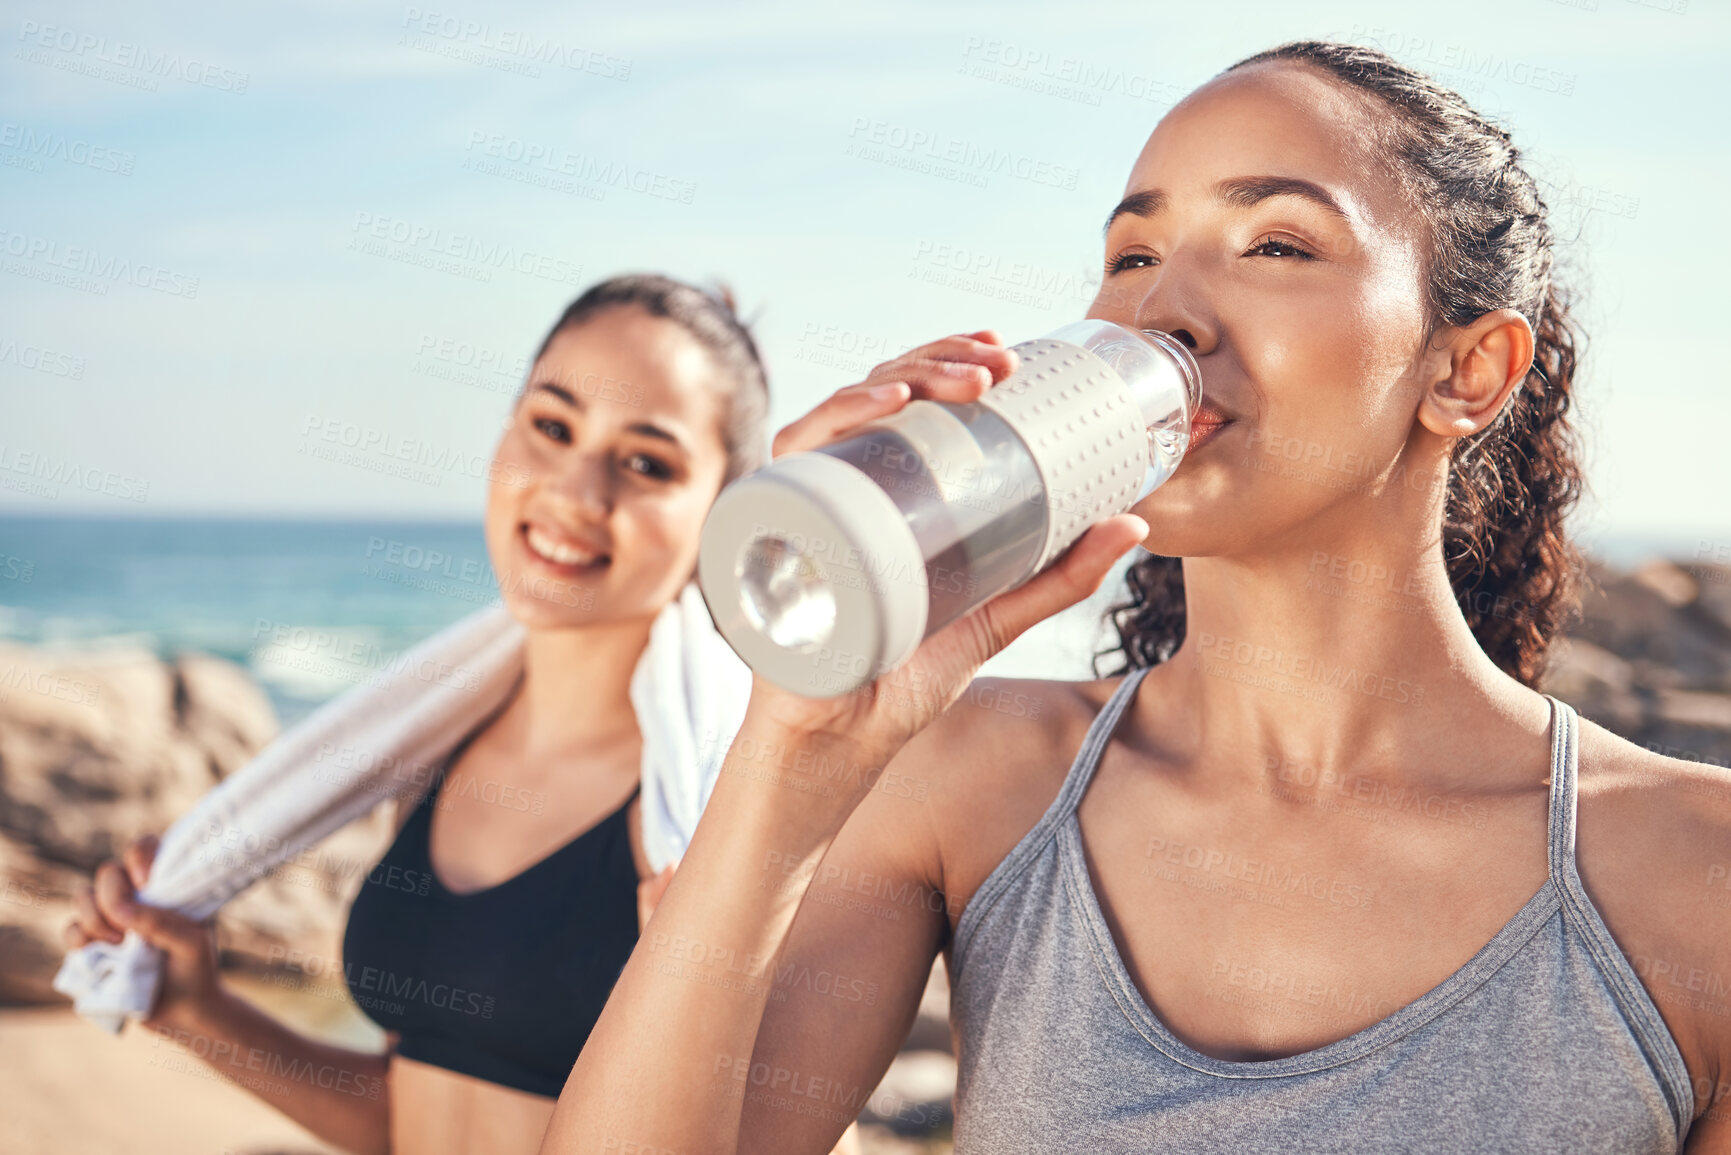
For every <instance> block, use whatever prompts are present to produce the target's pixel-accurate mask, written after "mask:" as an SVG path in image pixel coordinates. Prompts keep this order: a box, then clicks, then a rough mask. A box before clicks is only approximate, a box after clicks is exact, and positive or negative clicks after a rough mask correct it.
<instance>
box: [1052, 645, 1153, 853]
mask: <svg viewBox="0 0 1731 1155" xmlns="http://www.w3.org/2000/svg"><path fill="white" fill-rule="evenodd" d="M1153 668H1154V667H1152V666H1138V667H1137V668H1136V669H1134V670H1131V671H1129V672H1128V673H1126V674H1125V675H1124V677H1123V678H1122V679H1120V680H1119V682H1118V685H1117V687H1116V688H1115V689H1114V690H1113V691H1112V696H1111V697H1109V698H1107V699H1106V704H1105V705H1104V706H1102V707H1101V708H1100V712H1099V713H1098V714H1096V715H1094V720H1093V721H1092V722H1090V723H1089V724H1088V733H1087V734H1086V735H1085V736H1084V737H1083V739H1082V747H1081V749H1079V750H1077V751H1076V758H1075V760H1074V761H1073V762H1071V763H1070V771H1069V773H1067V774H1065V775H1064V785H1063V788H1062V789H1060V790H1059V791H1058V797H1057V798H1055V799H1054V800H1053V801H1052V806H1051V809H1050V810H1049V811H1047V814H1046V819H1044V820H1042V825H1044V824H1046V823H1047V821H1062V820H1064V819H1065V818H1068V817H1069V816H1070V813H1071V811H1073V810H1075V809H1076V807H1077V806H1079V805H1080V804H1081V802H1082V795H1083V794H1085V793H1087V790H1088V783H1089V782H1091V781H1093V779H1094V770H1095V768H1096V767H1098V766H1099V765H1100V756H1101V755H1102V754H1104V753H1105V752H1106V743H1108V742H1110V741H1111V740H1112V732H1113V731H1114V730H1116V729H1117V728H1118V719H1119V718H1122V717H1123V716H1124V710H1125V708H1126V707H1128V706H1129V705H1130V703H1131V702H1132V701H1134V700H1135V698H1136V687H1138V686H1140V685H1141V684H1142V679H1143V678H1145V677H1147V676H1148V671H1149V670H1151V669H1153Z"/></svg>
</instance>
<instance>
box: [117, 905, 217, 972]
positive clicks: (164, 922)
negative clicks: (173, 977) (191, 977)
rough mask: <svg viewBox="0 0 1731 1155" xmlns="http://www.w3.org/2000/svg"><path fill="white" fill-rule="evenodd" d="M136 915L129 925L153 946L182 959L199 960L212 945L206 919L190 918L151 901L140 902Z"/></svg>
mask: <svg viewBox="0 0 1731 1155" xmlns="http://www.w3.org/2000/svg"><path fill="white" fill-rule="evenodd" d="M135 909H136V911H137V914H136V916H135V917H134V918H133V920H132V926H131V927H130V928H129V929H131V930H135V931H137V932H138V934H139V937H141V938H143V939H144V941H145V942H147V943H149V944H150V945H151V946H153V947H155V948H156V949H158V950H160V951H162V952H163V953H164V954H166V955H168V956H169V958H170V959H172V960H174V961H175V962H180V963H196V962H197V961H199V959H200V957H201V956H203V954H204V953H205V951H206V950H208V949H209V948H208V945H207V942H206V939H207V937H208V935H209V931H208V930H207V929H206V927H205V925H204V924H203V923H202V922H198V921H197V920H195V919H190V918H187V917H186V916H185V915H184V914H179V913H177V912H175V911H172V910H165V909H163V908H162V907H160V906H151V905H150V904H148V903H143V902H141V903H137V904H136V906H135Z"/></svg>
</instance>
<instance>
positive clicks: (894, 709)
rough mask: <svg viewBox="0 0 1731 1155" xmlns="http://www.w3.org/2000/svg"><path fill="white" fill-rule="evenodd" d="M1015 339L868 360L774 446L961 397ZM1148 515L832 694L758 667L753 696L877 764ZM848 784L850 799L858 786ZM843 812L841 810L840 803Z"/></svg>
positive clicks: (951, 344) (802, 442)
mask: <svg viewBox="0 0 1731 1155" xmlns="http://www.w3.org/2000/svg"><path fill="white" fill-rule="evenodd" d="M1017 360H1018V358H1017V356H1016V353H1015V351H1014V350H1011V349H1008V348H1005V347H1004V343H1003V340H1002V338H1000V337H999V336H998V334H997V333H996V332H993V331H991V330H983V331H981V332H977V333H966V334H958V335H956V336H951V337H945V338H943V339H942V340H940V341H934V342H932V343H931V344H929V345H922V346H920V347H919V348H917V349H913V350H911V351H909V352H907V353H904V354H903V355H902V356H900V357H897V358H895V359H894V360H891V361H886V362H884V363H883V364H881V365H879V366H877V367H876V368H874V369H873V370H872V371H871V373H870V374H868V375H867V377H866V379H865V381H863V382H861V383H860V384H858V385H850V386H848V387H847V388H844V389H840V390H837V391H836V392H835V393H834V394H832V395H831V396H830V397H829V398H828V399H827V400H825V401H824V402H822V403H821V404H819V405H818V406H817V407H816V408H815V409H813V410H812V411H811V412H809V413H807V414H805V416H803V417H801V418H799V419H798V420H796V421H794V422H792V423H791V424H789V425H787V426H786V427H785V428H783V429H782V430H781V431H780V432H779V433H777V434H776V435H775V440H774V442H773V452H774V455H775V456H776V457H781V456H784V455H786V454H789V453H796V452H800V451H803V450H810V449H815V448H817V447H818V446H821V445H826V444H829V443H830V442H832V441H835V440H837V439H838V438H840V437H842V436H844V435H845V434H846V433H848V432H849V431H850V430H852V429H854V428H856V427H858V426H860V425H863V424H865V423H867V422H870V421H875V420H879V419H881V418H884V417H887V416H889V415H891V414H893V413H896V412H897V411H899V410H901V409H902V408H903V407H904V406H906V405H907V404H908V402H909V401H912V400H916V399H927V400H933V401H947V402H956V403H965V402H970V401H977V400H979V398H980V396H981V394H983V393H984V392H985V391H986V390H987V389H989V388H990V387H991V386H993V385H996V384H998V383H999V382H1001V381H1003V380H1004V379H1005V378H1007V377H1009V376H1010V375H1011V374H1012V373H1014V372H1015V371H1016V365H1017ZM1147 533H1148V526H1147V523H1146V522H1144V521H1143V520H1142V519H1141V518H1140V517H1137V516H1136V515H1134V514H1119V515H1118V516H1115V517H1111V518H1108V519H1106V520H1105V521H1102V522H1100V523H1099V524H1097V525H1095V526H1093V527H1091V528H1090V529H1089V530H1088V531H1087V532H1086V533H1085V534H1083V535H1082V537H1081V538H1080V539H1078V540H1077V541H1076V543H1075V544H1074V545H1072V546H1071V547H1070V549H1069V550H1068V551H1066V552H1065V553H1064V554H1062V555H1061V556H1060V557H1059V558H1058V559H1057V561H1055V562H1054V563H1053V564H1052V565H1051V566H1049V567H1048V568H1046V569H1045V570H1043V571H1041V572H1040V573H1038V574H1036V575H1035V576H1034V577H1033V578H1031V579H1029V580H1028V581H1027V582H1025V583H1023V584H1022V585H1021V586H1018V587H1017V588H1015V589H1013V590H1009V591H1007V592H1005V593H1003V594H1000V595H999V596H998V597H996V598H993V599H991V600H990V601H988V602H986V603H985V604H983V605H981V606H980V607H978V608H977V609H975V610H974V611H973V612H972V613H969V614H967V615H966V616H964V617H962V618H960V619H959V620H957V621H955V622H952V623H951V624H950V625H948V626H946V627H944V628H943V629H941V630H939V631H938V632H937V633H935V634H933V635H932V636H931V637H929V638H927V639H925V641H923V642H922V643H921V644H920V646H919V648H918V649H917V650H916V651H915V652H914V655H913V657H912V658H911V659H909V660H908V661H907V662H906V663H905V664H904V665H902V666H901V667H899V668H897V669H895V670H892V671H890V672H889V673H887V674H884V675H883V676H882V677H880V678H878V679H877V680H876V681H875V682H873V683H871V684H870V685H869V686H866V687H863V688H862V689H860V690H857V691H854V692H852V693H848V694H844V695H842V696H840V697H836V698H823V699H812V698H805V697H801V696H799V695H797V694H794V693H791V692H789V691H786V690H783V689H781V688H780V687H778V686H776V685H774V684H773V683H771V682H769V681H768V680H767V679H764V678H761V677H759V678H756V679H755V680H754V683H753V688H752V707H753V711H754V713H757V714H758V716H759V718H761V719H764V720H767V721H768V722H770V723H771V724H772V725H774V726H776V727H778V728H780V729H782V730H784V731H786V732H788V733H789V734H790V735H802V734H810V735H823V736H829V737H830V738H832V739H834V740H838V741H842V742H845V743H847V744H849V745H851V746H854V747H856V748H858V749H859V750H860V751H861V752H862V756H865V757H868V758H875V759H877V760H876V761H875V762H872V763H871V764H873V765H877V766H882V765H883V763H884V762H885V761H887V760H888V759H889V758H890V757H892V756H893V755H894V754H895V752H896V751H897V750H899V749H901V747H902V746H903V745H905V744H906V743H907V742H908V740H909V739H911V738H912V737H913V736H914V735H915V734H917V733H918V732H919V731H920V730H922V729H923V728H925V727H926V726H927V725H928V724H930V723H931V722H932V720H933V719H935V718H936V717H937V716H938V715H939V714H941V713H943V712H944V710H945V709H947V708H948V707H949V706H950V704H951V703H953V702H954V701H955V700H956V699H957V698H959V697H960V696H961V695H962V692H963V691H964V690H966V689H967V687H968V684H969V683H970V682H971V681H972V680H973V678H974V675H975V673H976V672H977V671H978V670H979V668H980V666H981V665H983V664H984V663H985V662H986V660H987V659H988V658H990V657H991V656H992V655H994V654H996V653H997V652H998V651H1000V650H1002V649H1003V648H1004V647H1005V646H1007V645H1009V644H1010V642H1012V641H1014V640H1015V639H1016V638H1017V637H1018V636H1020V635H1021V634H1022V632H1023V631H1025V630H1027V629H1028V628H1029V627H1031V626H1033V625H1034V624H1035V623H1037V622H1040V621H1043V620H1044V619H1046V618H1048V617H1051V616H1052V615H1053V614H1055V613H1058V612H1059V611H1060V610H1063V609H1066V608H1067V607H1069V606H1072V605H1074V604H1076V603H1077V602H1079V601H1082V600H1083V599H1084V598H1086V597H1088V596H1089V595H1090V594H1092V593H1093V592H1094V591H1095V590H1097V589H1099V587H1100V583H1101V582H1102V581H1103V580H1104V579H1105V577H1106V575H1107V574H1108V573H1109V572H1110V571H1111V569H1112V566H1113V564H1114V563H1115V562H1116V561H1117V559H1118V558H1120V557H1122V556H1123V554H1124V552H1125V551H1126V550H1128V549H1129V548H1130V547H1131V546H1133V545H1135V544H1137V543H1138V542H1140V541H1142V540H1143V538H1145V537H1146V536H1147ZM869 785H870V784H869V783H866V784H864V785H862V786H861V787H859V788H858V789H856V791H855V792H854V797H853V798H852V801H851V802H850V803H849V804H848V810H849V811H851V809H852V806H853V805H854V804H857V803H858V801H859V799H860V798H862V797H864V792H865V789H867V788H869ZM843 817H845V814H844V815H843Z"/></svg>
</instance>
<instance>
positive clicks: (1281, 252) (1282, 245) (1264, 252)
mask: <svg viewBox="0 0 1731 1155" xmlns="http://www.w3.org/2000/svg"><path fill="white" fill-rule="evenodd" d="M1244 255H1245V256H1247V257H1288V258H1290V257H1297V258H1298V259H1299V260H1301V261H1314V260H1315V259H1316V254H1315V253H1313V252H1311V251H1310V250H1308V249H1305V248H1303V247H1301V246H1299V245H1296V244H1294V243H1293V242H1292V241H1289V240H1286V239H1285V238H1283V237H1264V238H1262V239H1261V240H1259V241H1257V242H1256V243H1255V244H1254V245H1251V246H1250V248H1248V249H1246V250H1245V252H1244Z"/></svg>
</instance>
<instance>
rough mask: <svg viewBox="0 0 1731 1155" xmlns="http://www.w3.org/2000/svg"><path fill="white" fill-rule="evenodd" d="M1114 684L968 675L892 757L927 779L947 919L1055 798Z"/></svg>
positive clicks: (1109, 681) (1105, 680)
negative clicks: (956, 693)
mask: <svg viewBox="0 0 1731 1155" xmlns="http://www.w3.org/2000/svg"><path fill="white" fill-rule="evenodd" d="M1118 681H1119V679H1118V678H1116V677H1112V678H1100V679H1096V680H1093V681H1087V682H1056V681H1046V680H1043V679H1037V678H976V679H975V680H974V681H973V682H972V684H970V685H969V686H968V688H967V690H966V691H964V692H963V694H962V696H961V697H960V698H958V699H957V700H956V701H955V702H954V703H953V704H952V705H951V706H950V707H949V709H948V710H946V711H945V712H944V713H943V714H942V715H941V716H939V717H938V719H937V720H936V721H934V722H933V723H932V724H931V725H930V726H928V727H926V729H925V730H923V731H921V732H920V734H918V735H917V736H916V737H915V738H914V740H913V741H912V742H910V743H909V744H908V747H907V749H906V750H905V751H904V752H903V755H902V756H901V758H898V761H902V759H906V765H907V766H908V768H909V773H913V774H924V775H926V776H928V777H929V778H930V796H931V820H932V824H933V829H934V834H935V836H936V839H937V842H938V848H939V852H940V854H941V856H942V859H943V879H944V890H945V892H946V896H947V899H948V905H949V910H950V912H951V918H952V921H953V920H954V919H955V918H956V917H957V916H958V915H959V912H960V911H961V909H962V907H963V906H964V905H965V904H966V902H967V900H968V899H969V898H970V897H972V895H973V893H974V891H975V890H977V889H978V888H979V886H980V884H981V883H983V882H984V881H985V880H986V878H987V877H988V876H989V875H990V874H991V872H992V871H993V870H994V869H995V868H996V867H997V865H998V863H999V862H1001V861H1002V860H1003V858H1004V856H1005V855H1007V854H1008V853H1009V852H1010V851H1011V850H1012V849H1013V848H1014V847H1015V845H1016V843H1017V842H1019V841H1021V839H1022V836H1023V835H1025V834H1026V833H1027V832H1028V831H1029V830H1030V829H1032V828H1033V826H1034V824H1035V823H1036V822H1038V821H1039V820H1040V816H1041V815H1042V814H1044V813H1045V812H1046V808H1047V807H1048V806H1050V805H1051V804H1052V800H1053V799H1054V798H1056V797H1057V796H1058V790H1059V788H1060V786H1062V784H1063V781H1064V776H1065V774H1066V773H1067V772H1068V771H1069V769H1070V764H1071V761H1072V760H1073V759H1074V757H1075V755H1076V751H1077V750H1078V749H1079V748H1080V746H1081V744H1082V739H1083V736H1084V735H1085V734H1086V733H1087V730H1088V725H1089V723H1091V722H1092V721H1093V720H1094V717H1095V715H1097V714H1098V713H1099V712H1100V709H1101V707H1102V706H1104V705H1105V703H1106V700H1107V698H1109V697H1110V696H1111V693H1112V690H1113V689H1114V688H1115V687H1116V686H1117V685H1118ZM894 768H895V763H892V764H891V769H894Z"/></svg>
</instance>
